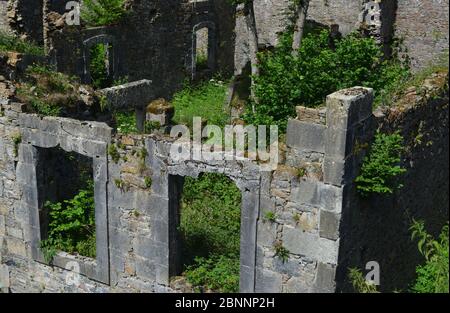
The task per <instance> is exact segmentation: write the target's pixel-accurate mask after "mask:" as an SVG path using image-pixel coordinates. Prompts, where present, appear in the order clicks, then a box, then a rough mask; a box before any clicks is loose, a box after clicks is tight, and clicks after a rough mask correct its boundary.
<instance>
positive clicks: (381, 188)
mask: <svg viewBox="0 0 450 313" xmlns="http://www.w3.org/2000/svg"><path fill="white" fill-rule="evenodd" d="M402 144H403V137H402V136H401V135H399V134H398V133H394V134H392V135H386V134H383V133H380V132H378V133H377V134H376V136H375V142H374V143H373V145H372V147H371V151H370V153H369V155H368V156H367V157H366V158H365V159H364V162H363V165H362V168H361V174H360V176H358V177H357V178H356V180H355V182H356V188H357V190H358V192H359V193H360V194H361V195H362V196H368V195H370V194H374V193H375V194H391V193H393V192H394V191H395V190H397V189H400V188H401V187H402V185H401V184H400V183H398V181H397V180H396V177H397V176H399V175H401V174H403V173H405V172H406V170H405V169H404V168H402V167H401V166H400V165H399V163H400V157H401V153H402V151H403V145H402Z"/></svg>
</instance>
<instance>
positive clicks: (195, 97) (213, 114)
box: [172, 79, 229, 128]
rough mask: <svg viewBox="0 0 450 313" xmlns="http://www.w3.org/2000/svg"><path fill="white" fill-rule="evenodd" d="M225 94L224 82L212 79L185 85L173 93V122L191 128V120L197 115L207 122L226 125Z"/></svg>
mask: <svg viewBox="0 0 450 313" xmlns="http://www.w3.org/2000/svg"><path fill="white" fill-rule="evenodd" d="M226 95H227V86H226V84H225V83H223V82H221V81H218V80H214V79H212V80H210V81H208V82H203V83H201V84H200V85H198V86H191V85H188V86H186V87H185V88H184V89H183V90H181V91H180V92H178V93H176V94H175V95H174V98H173V101H172V105H173V106H174V107H175V117H174V122H176V123H178V124H185V125H188V126H189V127H191V128H192V120H193V118H194V117H197V116H198V117H201V118H202V119H204V120H206V121H208V124H213V125H218V126H224V125H226V123H227V122H228V117H229V116H228V114H227V112H226V111H225V109H224V103H225V99H226Z"/></svg>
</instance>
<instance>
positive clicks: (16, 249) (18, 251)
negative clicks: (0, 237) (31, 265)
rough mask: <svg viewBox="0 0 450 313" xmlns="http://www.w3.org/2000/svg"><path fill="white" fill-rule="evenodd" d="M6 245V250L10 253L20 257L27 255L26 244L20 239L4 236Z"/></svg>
mask: <svg viewBox="0 0 450 313" xmlns="http://www.w3.org/2000/svg"><path fill="white" fill-rule="evenodd" d="M6 247H7V250H8V252H9V253H11V254H14V255H18V256H21V257H26V256H27V250H26V245H25V243H24V242H23V241H22V240H20V239H16V238H12V237H9V238H6Z"/></svg>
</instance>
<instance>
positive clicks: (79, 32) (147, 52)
mask: <svg viewBox="0 0 450 313" xmlns="http://www.w3.org/2000/svg"><path fill="white" fill-rule="evenodd" d="M129 5H130V12H129V15H128V16H127V17H126V18H125V19H124V20H123V21H122V22H121V23H119V24H118V25H114V26H110V27H102V28H92V29H85V28H80V27H74V26H70V27H69V26H65V25H64V20H61V18H60V17H59V18H58V15H53V20H51V19H50V22H49V33H48V37H49V47H48V50H49V53H50V55H51V56H52V58H53V60H54V62H55V63H56V64H57V66H58V69H59V70H61V71H63V72H66V73H70V74H76V75H78V76H80V77H84V76H86V73H87V72H88V71H87V70H86V64H87V63H88V61H89V60H88V58H87V56H88V54H89V53H88V51H87V48H88V45H89V44H91V40H92V39H95V38H96V37H97V38H98V39H99V40H104V41H107V42H111V41H113V49H114V58H115V61H114V62H115V66H116V68H115V70H114V74H115V76H116V77H117V78H120V77H127V78H128V80H129V81H136V80H141V79H148V80H152V81H153V86H154V88H155V89H154V90H155V94H156V96H157V97H169V96H171V94H172V93H173V92H174V91H176V90H177V89H179V88H180V86H181V85H182V83H183V81H184V80H185V79H186V78H190V77H193V76H194V75H195V73H193V71H195V67H194V65H195V62H194V63H193V59H194V58H193V56H194V51H195V50H193V48H194V47H195V45H194V44H193V41H194V39H195V38H194V37H195V36H194V34H195V29H197V28H198V27H199V26H200V27H202V25H204V26H207V27H208V28H210V32H209V33H210V36H209V37H210V38H209V39H210V41H211V45H210V50H211V52H212V53H211V57H212V60H211V65H212V66H211V67H213V69H214V70H215V71H219V72H222V73H231V72H232V70H233V56H234V54H233V53H234V41H233V29H234V19H233V14H234V12H233V10H232V8H231V7H229V6H226V5H225V3H224V2H223V1H218V0H211V1H205V2H198V3H191V2H189V1H187V0H170V1H167V0H161V1H130V4H129ZM55 19H56V21H55ZM101 36H102V37H103V38H101Z"/></svg>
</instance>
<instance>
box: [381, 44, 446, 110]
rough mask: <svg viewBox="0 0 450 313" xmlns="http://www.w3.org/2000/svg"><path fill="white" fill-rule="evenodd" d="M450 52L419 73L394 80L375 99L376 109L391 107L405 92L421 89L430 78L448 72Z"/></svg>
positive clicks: (443, 54)
mask: <svg viewBox="0 0 450 313" xmlns="http://www.w3.org/2000/svg"><path fill="white" fill-rule="evenodd" d="M448 57H449V52H448V50H447V51H445V52H443V53H442V54H441V55H440V56H439V57H438V58H437V59H436V60H434V61H433V62H431V63H430V64H429V65H428V66H426V67H425V68H423V69H421V70H420V71H418V72H417V73H413V74H409V75H400V79H399V80H394V81H393V83H392V84H389V85H388V86H386V88H385V89H384V90H381V91H380V92H379V93H378V95H377V98H376V99H375V104H374V105H375V107H378V106H380V105H384V106H391V105H394V104H395V103H396V101H397V100H398V99H400V98H401V97H402V96H403V95H404V94H405V91H406V90H408V89H409V88H410V87H419V86H421V85H422V84H423V82H424V80H425V79H427V78H429V77H430V76H431V75H432V74H434V73H439V72H448V68H449V59H448Z"/></svg>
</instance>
